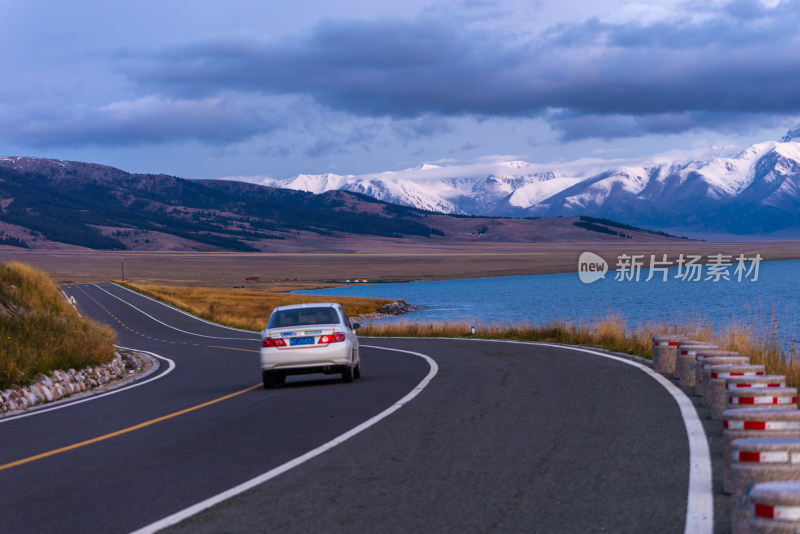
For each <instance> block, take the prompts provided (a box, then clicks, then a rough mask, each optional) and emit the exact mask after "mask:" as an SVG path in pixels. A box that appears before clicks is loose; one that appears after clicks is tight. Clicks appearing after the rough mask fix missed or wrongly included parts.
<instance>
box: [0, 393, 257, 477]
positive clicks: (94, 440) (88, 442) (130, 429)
mask: <svg viewBox="0 0 800 534" xmlns="http://www.w3.org/2000/svg"><path fill="white" fill-rule="evenodd" d="M259 387H261V384H256V385H255V386H250V387H249V388H247V389H243V390H241V391H237V392H236V393H231V394H230V395H225V396H224V397H220V398H218V399H214V400H211V401H208V402H204V403H203V404H198V405H197V406H192V407H191V408H186V409H185V410H181V411H179V412H174V413H171V414H169V415H164V416H162V417H158V418H156V419H151V420H150V421H145V422H144V423H139V424H138V425H134V426H130V427H128V428H123V429H122V430H117V431H116V432H111V433H110V434H105V435H103V436H98V437H96V438H92V439H88V440H86V441H81V442H80V443H73V444H72V445H67V446H66V447H61V448H60V449H54V450H52V451H48V452H43V453H42V454H37V455H35V456H29V457H27V458H23V459H22V460H17V461H15V462H11V463H7V464H5V465H0V471H3V470H5V469H10V468H12V467H16V466H18V465H23V464H27V463H30V462H35V461H36V460H41V459H42V458H47V457H48V456H54V455H56V454H60V453H62V452H67V451H71V450H73V449H77V448H79V447H85V446H86V445H91V444H92V443H97V442H99V441H103V440H106V439H109V438H114V437H117V436H121V435H122V434H127V433H128V432H133V431H134V430H139V429H141V428H144V427H147V426H150V425H154V424H156V423H160V422H161V421H166V420H167V419H172V418H173V417H178V416H179V415H184V414H187V413H189V412H193V411H195V410H199V409H200V408H205V407H206V406H211V405H212V404H216V403H218V402H222V401H224V400H228V399H230V398H233V397H236V396H237V395H241V394H242V393H247V392H248V391H252V390H254V389H256V388H259Z"/></svg>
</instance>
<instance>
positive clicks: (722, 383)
mask: <svg viewBox="0 0 800 534" xmlns="http://www.w3.org/2000/svg"><path fill="white" fill-rule="evenodd" d="M707 370H708V371H709V375H708V377H709V385H708V392H709V395H708V396H709V398H710V399H711V400H710V404H711V418H712V419H715V420H717V421H721V420H722V412H724V411H725V410H727V409H728V399H727V396H726V394H727V392H728V388H727V379H728V378H733V377H737V378H738V377H746V378H754V377H759V376H764V375H765V374H766V371H765V369H764V366H763V365H753V364H750V365H712V366H711V367H708V368H707ZM703 399H705V397H703Z"/></svg>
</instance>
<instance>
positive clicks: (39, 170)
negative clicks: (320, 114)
mask: <svg viewBox="0 0 800 534" xmlns="http://www.w3.org/2000/svg"><path fill="white" fill-rule="evenodd" d="M0 208H2V211H0V222H5V223H8V224H10V225H16V226H18V227H22V228H26V229H29V230H31V231H33V232H34V233H35V235H38V236H40V237H41V238H43V239H46V240H48V241H55V242H60V243H67V244H71V245H77V246H82V247H88V248H94V249H126V248H128V246H129V245H128V244H126V243H125V242H124V241H130V240H129V239H123V238H128V237H130V235H131V234H133V233H136V235H139V236H142V239H151V238H152V239H159V238H160V237H161V236H162V235H164V234H166V235H170V236H174V237H176V238H180V239H181V240H184V241H189V242H194V243H195V244H197V245H198V247H197V248H199V249H221V250H237V251H257V250H261V248H263V247H259V244H261V243H263V241H264V240H275V239H286V238H287V236H290V235H293V234H295V235H296V234H297V233H298V232H311V233H315V234H321V235H333V234H338V233H347V234H364V235H374V236H384V237H402V236H411V235H413V236H425V237H429V236H431V235H442V232H441V230H437V229H435V228H431V227H430V226H427V225H426V224H424V223H423V222H422V221H421V219H422V216H423V214H422V212H419V211H418V210H415V209H405V208H404V209H399V210H398V209H397V207H395V206H391V207H389V206H388V205H386V204H384V203H381V202H378V201H375V200H373V199H368V198H366V197H361V196H358V197H356V196H354V195H352V194H348V193H342V192H338V191H337V192H332V193H329V194H323V195H313V194H310V193H303V192H298V191H289V190H283V189H274V188H269V187H263V186H258V185H253V184H246V183H241V182H227V181H219V180H187V179H182V178H176V177H174V176H166V175H144V174H130V173H126V172H124V171H121V170H119V169H115V168H113V167H108V166H104V165H95V164H88V163H79V162H68V161H58V160H47V159H37V158H2V159H0ZM145 236H150V237H145ZM189 248H193V247H191V245H189Z"/></svg>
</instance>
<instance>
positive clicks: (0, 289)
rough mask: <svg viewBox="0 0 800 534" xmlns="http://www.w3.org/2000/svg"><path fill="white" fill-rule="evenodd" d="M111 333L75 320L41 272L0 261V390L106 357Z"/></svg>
mask: <svg viewBox="0 0 800 534" xmlns="http://www.w3.org/2000/svg"><path fill="white" fill-rule="evenodd" d="M114 342H115V336H114V333H113V331H112V330H111V329H110V328H109V327H107V326H104V325H100V324H98V323H95V322H93V321H89V320H86V319H81V318H79V317H78V315H77V313H75V310H74V309H72V307H71V306H70V305H69V304H68V303H67V301H66V300H65V299H64V296H63V295H62V293H61V290H60V289H59V288H58V286H56V284H55V282H53V281H52V280H51V279H50V278H49V277H48V276H47V275H45V274H44V273H41V272H39V271H36V270H35V269H33V268H31V267H29V266H27V265H24V264H21V263H8V264H5V263H0V389H6V388H8V387H9V386H11V385H12V384H19V385H24V384H27V383H30V382H32V381H33V379H34V378H35V377H36V375H37V374H39V373H47V372H48V371H52V370H55V369H70V368H74V369H81V368H84V367H87V366H89V365H97V364H101V363H106V362H109V361H111V359H112V358H113V357H114V346H113V345H114Z"/></svg>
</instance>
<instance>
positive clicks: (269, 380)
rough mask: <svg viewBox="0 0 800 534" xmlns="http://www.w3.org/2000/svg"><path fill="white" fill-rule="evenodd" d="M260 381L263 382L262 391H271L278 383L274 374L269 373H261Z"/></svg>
mask: <svg viewBox="0 0 800 534" xmlns="http://www.w3.org/2000/svg"><path fill="white" fill-rule="evenodd" d="M261 379H262V380H263V382H264V389H272V388H274V387H275V385H276V384H277V383H278V380H277V377H276V376H275V373H272V372H270V371H261Z"/></svg>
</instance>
